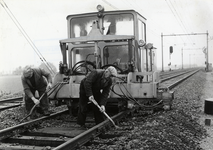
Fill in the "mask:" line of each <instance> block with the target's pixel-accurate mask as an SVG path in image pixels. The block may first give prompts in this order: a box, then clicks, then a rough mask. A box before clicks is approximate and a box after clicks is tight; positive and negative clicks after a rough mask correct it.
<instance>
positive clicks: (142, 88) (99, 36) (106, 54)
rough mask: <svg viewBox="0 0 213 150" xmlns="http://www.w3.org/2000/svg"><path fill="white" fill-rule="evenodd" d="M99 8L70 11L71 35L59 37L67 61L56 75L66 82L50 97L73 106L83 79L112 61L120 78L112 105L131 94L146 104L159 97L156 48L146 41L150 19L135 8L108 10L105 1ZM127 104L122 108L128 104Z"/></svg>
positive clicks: (69, 106) (59, 79)
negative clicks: (90, 10)
mask: <svg viewBox="0 0 213 150" xmlns="http://www.w3.org/2000/svg"><path fill="white" fill-rule="evenodd" d="M97 9H98V11H97V12H93V13H85V14H77V15H69V16H67V26H68V29H67V31H68V38H67V39H63V40H60V41H59V42H60V47H61V53H62V57H63V61H62V62H61V63H60V65H59V70H60V71H59V72H58V73H57V74H56V75H55V77H54V84H57V83H60V82H63V84H61V85H62V86H60V87H58V89H57V90H56V91H55V92H53V93H52V94H51V95H50V99H54V100H65V101H66V102H67V106H68V108H70V109H72V111H73V110H74V109H76V107H77V103H78V99H79V86H80V82H81V80H82V79H83V78H84V77H85V76H86V75H87V73H89V72H90V71H92V70H93V69H105V68H106V67H108V66H114V67H115V68H116V69H117V71H118V77H119V78H116V79H115V83H114V84H113V87H112V92H111V93H110V95H109V101H108V104H110V103H111V104H112V105H118V103H117V102H119V101H123V99H124V98H123V96H127V95H131V96H132V97H134V98H135V99H137V100H138V101H139V102H140V103H143V102H144V101H147V100H149V99H152V100H153V99H157V96H158V94H157V89H158V83H159V73H158V72H157V71H156V48H154V47H153V44H151V43H147V41H146V19H145V18H144V17H143V16H141V15H140V14H139V13H137V12H136V11H134V10H119V11H104V10H103V7H101V6H100V5H98V7H97ZM121 95H123V96H121ZM127 103H128V102H125V105H126V104H127ZM123 104H124V103H123V102H121V103H120V102H119V107H126V106H123Z"/></svg>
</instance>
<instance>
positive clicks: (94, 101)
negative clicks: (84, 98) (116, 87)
mask: <svg viewBox="0 0 213 150" xmlns="http://www.w3.org/2000/svg"><path fill="white" fill-rule="evenodd" d="M90 101H92V102H93V104H94V105H96V106H97V107H98V108H99V109H101V107H100V106H99V105H98V103H97V102H96V100H94V99H92V100H90ZM102 113H103V114H104V115H105V116H106V117H107V118H108V119H109V120H110V121H111V122H112V124H113V125H114V127H115V128H119V127H118V126H117V125H116V124H115V122H114V121H113V120H112V118H110V116H109V115H108V114H107V113H106V112H105V111H103V112H102Z"/></svg>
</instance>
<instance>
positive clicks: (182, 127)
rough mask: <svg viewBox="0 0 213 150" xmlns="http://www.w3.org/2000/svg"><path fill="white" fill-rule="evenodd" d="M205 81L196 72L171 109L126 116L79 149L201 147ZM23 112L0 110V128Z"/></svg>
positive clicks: (178, 90) (196, 149)
mask: <svg viewBox="0 0 213 150" xmlns="http://www.w3.org/2000/svg"><path fill="white" fill-rule="evenodd" d="M205 83H206V73H205V72H204V71H200V72H198V73H196V74H195V75H193V76H192V77H191V78H190V79H187V80H186V81H185V82H183V83H182V84H181V85H179V86H178V87H176V88H175V89H174V91H175V99H174V101H173V107H172V110H170V111H158V112H154V113H151V114H149V115H137V116H133V117H130V118H127V120H126V121H125V122H122V123H120V125H119V127H120V128H119V129H113V130H111V131H110V132H107V133H105V134H104V135H102V136H100V137H96V138H95V139H94V140H93V141H91V142H90V143H88V144H87V145H86V146H83V147H81V148H79V150H90V149H91V150H106V149H107V150H130V149H135V150H156V149H159V150H162V149H164V150H202V148H201V147H200V141H201V140H202V139H204V138H205V137H206V136H207V132H206V129H205V128H204V127H203V126H202V125H201V124H200V122H199V117H200V116H199V114H200V113H202V107H203V100H202V98H201V97H202V94H203V93H202V91H203V89H204V86H205ZM25 115H26V112H25V111H24V109H23V108H22V107H18V108H13V109H10V110H7V111H2V112H0V122H1V123H0V129H3V128H6V127H9V126H13V125H15V124H18V121H19V120H21V119H22V118H23V117H24V116H25ZM50 124H51V122H50Z"/></svg>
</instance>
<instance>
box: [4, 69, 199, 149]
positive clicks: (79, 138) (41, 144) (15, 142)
mask: <svg viewBox="0 0 213 150" xmlns="http://www.w3.org/2000/svg"><path fill="white" fill-rule="evenodd" d="M198 71H199V70H193V71H191V72H188V73H185V74H180V75H179V76H175V77H174V76H173V80H171V78H170V79H169V78H167V80H162V81H161V83H160V89H163V90H165V89H166V90H168V89H169V90H171V89H172V88H174V87H175V86H177V85H178V84H179V83H181V82H183V81H184V80H186V79H187V78H189V77H190V76H192V75H193V74H195V73H196V72H198ZM66 112H67V110H64V111H61V112H58V113H53V114H51V115H50V116H44V117H41V118H38V119H35V120H31V121H28V122H25V123H21V124H18V125H15V126H13V127H9V128H6V129H3V130H0V138H1V143H0V149H13V150H16V149H25V150H26V149H28V150H31V149H39V150H40V149H41V150H42V149H53V150H62V149H63V150H72V149H76V148H78V147H81V145H84V144H85V143H87V142H88V141H90V140H92V139H94V138H95V137H96V136H99V135H100V134H102V133H104V132H106V131H107V130H110V129H111V128H112V127H113V125H112V124H111V122H110V121H109V120H108V119H107V120H105V121H104V122H102V123H100V124H98V125H95V123H94V121H93V120H92V119H90V118H88V119H87V123H86V124H87V125H88V127H89V129H83V128H78V127H76V118H69V119H64V118H62V119H60V118H58V116H62V114H64V113H66ZM133 112H135V110H134V109H132V110H126V111H123V112H120V113H117V114H111V115H110V116H111V118H112V119H113V120H114V121H115V122H116V124H119V122H120V121H121V120H122V119H123V118H125V117H127V116H128V115H129V114H132V113H133ZM52 118H53V120H54V122H59V124H60V122H61V125H62V124H63V125H62V126H60V127H58V126H51V125H50V124H49V125H48V120H51V119H52ZM64 120H66V121H64ZM41 122H42V123H41ZM44 122H46V124H45V123H44ZM62 122H63V123H62ZM64 122H65V123H64Z"/></svg>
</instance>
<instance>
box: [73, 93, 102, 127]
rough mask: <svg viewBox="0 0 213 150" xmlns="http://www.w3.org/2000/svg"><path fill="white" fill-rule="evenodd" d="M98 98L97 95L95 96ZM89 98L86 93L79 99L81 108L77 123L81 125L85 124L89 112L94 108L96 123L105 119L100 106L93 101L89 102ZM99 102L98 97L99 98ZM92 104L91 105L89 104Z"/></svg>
mask: <svg viewBox="0 0 213 150" xmlns="http://www.w3.org/2000/svg"><path fill="white" fill-rule="evenodd" d="M94 97H95V95H94ZM95 98H97V97H95ZM88 102H89V99H88V97H87V96H86V95H85V94H80V99H79V109H78V118H77V124H79V125H85V122H86V117H87V114H88V112H89V110H90V108H91V109H92V111H93V113H94V118H95V123H96V124H99V123H101V122H102V121H104V116H103V113H102V112H100V110H99V108H98V107H97V106H95V105H94V104H93V103H90V104H88ZM97 102H98V99H97ZM89 105H90V106H89Z"/></svg>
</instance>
